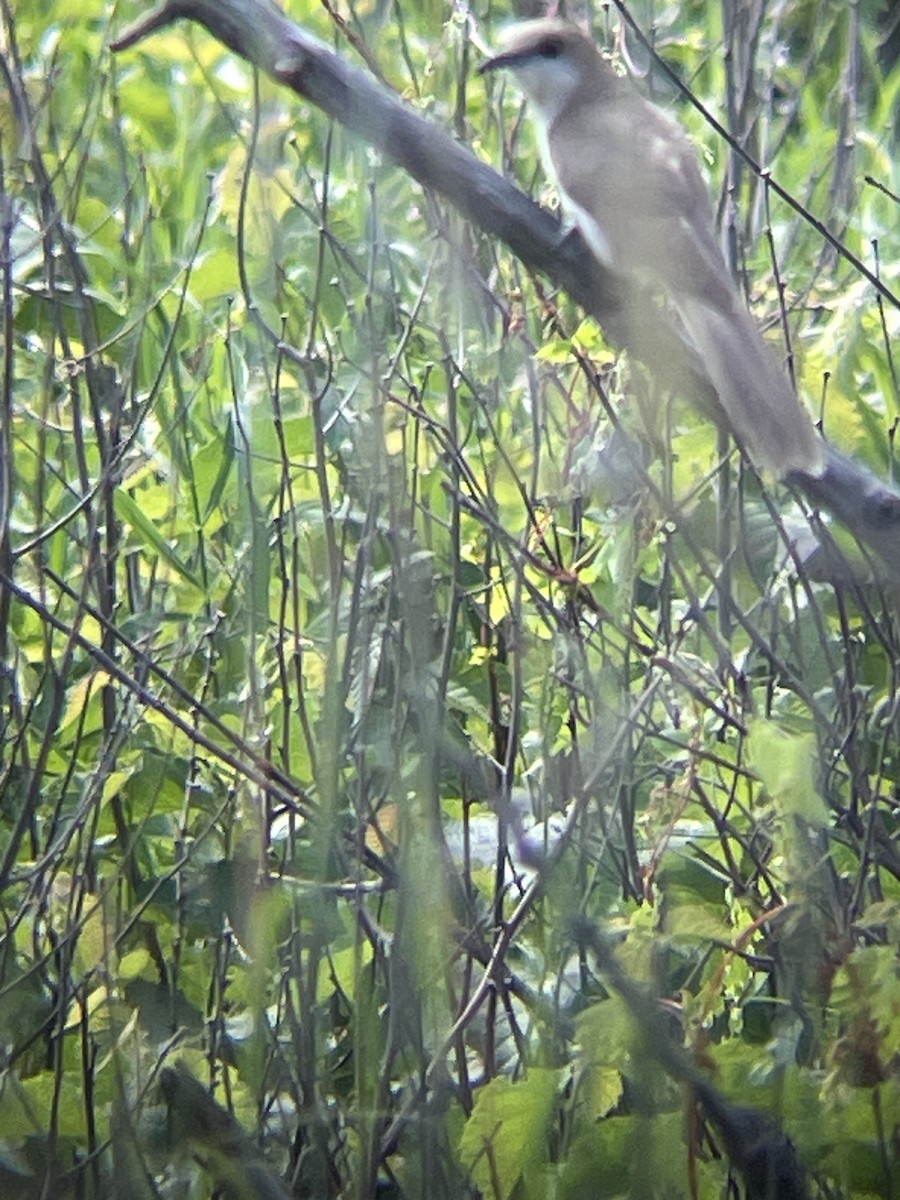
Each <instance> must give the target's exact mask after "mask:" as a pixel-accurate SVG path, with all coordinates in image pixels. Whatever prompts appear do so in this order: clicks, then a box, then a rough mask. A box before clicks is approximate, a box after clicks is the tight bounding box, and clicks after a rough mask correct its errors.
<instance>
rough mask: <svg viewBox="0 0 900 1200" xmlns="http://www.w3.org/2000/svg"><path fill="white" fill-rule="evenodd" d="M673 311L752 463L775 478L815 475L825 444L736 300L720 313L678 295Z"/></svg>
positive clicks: (820, 463)
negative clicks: (790, 474) (676, 311)
mask: <svg viewBox="0 0 900 1200" xmlns="http://www.w3.org/2000/svg"><path fill="white" fill-rule="evenodd" d="M678 309H679V312H680V313H681V317H682V320H683V321H684V324H685V326H686V327H687V331H688V333H689V334H690V336H691V339H692V340H693V342H694V345H695V347H696V349H697V351H698V353H699V354H700V357H701V358H702V360H703V363H704V365H705V367H706V371H707V373H708V375H709V377H710V380H711V381H712V383H713V385H714V387H715V389H716V391H717V392H718V395H719V402H720V404H721V405H722V409H723V410H724V412H725V415H726V417H727V418H728V423H729V424H730V426H731V428H732V431H733V432H734V433H735V434H736V436H737V438H738V440H739V441H740V442H741V444H742V445H743V446H744V448H745V449H746V450H747V452H748V453H749V455H750V457H751V458H752V459H753V461H754V463H755V464H756V465H757V466H758V467H765V468H769V469H770V470H773V471H775V472H777V474H778V475H786V474H787V473H788V472H789V471H792V470H799V471H805V472H806V473H807V474H810V475H820V474H821V472H822V470H823V469H824V465H825V443H824V442H823V440H822V438H821V437H820V435H819V433H818V431H817V430H816V428H815V426H814V425H813V423H812V420H811V419H810V416H809V414H808V413H807V411H806V409H805V408H804V407H803V405H802V403H801V402H800V400H799V399H798V397H797V395H796V393H795V392H794V389H793V387H792V386H791V383H790V381H789V379H788V376H787V373H786V372H785V371H784V370H783V369H782V368H781V367H780V366H779V364H778V362H777V361H776V359H775V356H774V354H773V353H772V351H771V350H770V349H769V347H768V346H767V345H766V343H765V341H764V340H763V337H762V334H761V333H760V332H759V330H758V329H757V327H756V323H755V322H754V320H753V318H752V316H751V315H750V313H749V312H747V311H746V309H744V308H742V307H741V306H740V302H739V300H738V299H737V297H735V303H734V305H733V306H732V307H730V308H729V309H728V310H727V311H723V310H722V309H719V308H713V307H711V306H710V305H709V304H706V303H704V302H703V301H702V300H701V299H699V298H698V297H694V296H680V297H679V300H678Z"/></svg>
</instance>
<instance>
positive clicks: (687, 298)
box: [479, 17, 825, 477]
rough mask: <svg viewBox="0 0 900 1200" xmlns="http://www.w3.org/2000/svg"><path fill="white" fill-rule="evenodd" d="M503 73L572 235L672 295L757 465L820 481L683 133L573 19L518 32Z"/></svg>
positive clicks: (504, 45) (816, 442)
mask: <svg viewBox="0 0 900 1200" xmlns="http://www.w3.org/2000/svg"><path fill="white" fill-rule="evenodd" d="M500 68H506V69H508V70H510V71H511V72H512V73H513V76H514V77H515V79H516V81H517V83H518V84H519V86H520V88H521V90H522V91H523V92H524V93H525V95H526V98H527V99H528V100H529V101H530V105H531V109H532V111H533V117H534V119H535V125H536V131H537V135H538V142H539V146H540V150H541V157H542V159H543V162H544V167H545V170H546V171H547V174H548V175H549V177H550V180H551V182H552V183H553V184H554V185H555V187H556V190H557V192H558V194H559V198H560V206H561V209H562V213H563V217H564V221H565V225H566V226H567V227H568V228H569V229H571V227H573V226H574V227H575V228H576V229H577V230H578V231H579V232H580V234H581V236H582V238H583V240H584V242H585V243H586V245H587V247H588V249H589V251H590V253H591V254H592V255H593V256H594V257H595V258H596V259H597V260H598V261H599V262H600V263H601V264H602V265H603V266H604V267H606V268H608V269H611V270H613V271H615V272H617V273H619V274H620V275H622V276H625V277H630V276H633V277H635V278H637V279H640V280H642V281H647V282H650V283H651V284H653V285H655V286H656V287H659V288H661V289H662V291H663V292H664V294H665V295H666V297H667V298H668V300H669V302H670V303H671V304H672V305H673V306H674V308H675V310H676V312H677V313H678V314H679V316H680V318H681V322H682V324H683V326H684V329H685V331H686V333H687V336H688V340H689V341H690V342H691V344H692V345H693V348H694V349H695V350H696V352H697V353H698V355H699V356H700V358H701V360H702V362H703V364H704V367H705V370H706V374H707V375H708V377H709V379H710V381H711V382H712V384H713V386H714V388H715V390H716V393H717V395H718V398H719V403H720V405H721V408H722V410H723V411H724V414H725V417H726V420H727V424H728V425H729V426H730V428H731V431H732V432H733V433H734V434H735V435H736V437H737V439H738V441H739V442H740V443H741V445H742V446H743V448H744V449H745V450H746V451H747V453H748V454H749V456H750V458H751V460H752V461H753V462H754V464H755V465H756V466H757V467H758V468H761V469H765V470H771V471H773V472H774V473H775V474H776V475H777V476H779V477H784V476H787V475H789V474H790V473H791V472H793V471H800V472H803V473H805V474H807V475H811V476H819V475H821V473H822V471H823V469H824V467H825V443H824V441H823V439H822V437H821V436H820V434H819V432H818V430H817V429H816V427H815V425H814V424H813V422H812V419H811V418H810V416H809V414H808V413H807V411H806V409H805V408H804V406H803V404H802V402H801V401H800V400H799V398H798V397H797V394H796V392H795V391H794V388H793V385H792V384H791V381H790V379H789V377H788V374H787V371H786V370H785V369H784V367H783V365H782V364H780V363H779V362H778V360H777V358H776V356H775V355H774V353H773V351H772V349H771V348H770V347H769V346H768V345H767V343H766V342H765V340H764V338H763V336H762V333H761V332H760V330H759V328H758V326H757V325H756V322H755V321H754V319H753V317H752V315H751V314H750V312H749V311H748V310H747V308H746V307H745V306H744V303H743V300H742V297H741V295H740V292H739V291H738V288H737V287H736V285H735V283H734V282H733V280H732V277H731V273H730V272H729V270H728V267H727V265H726V262H725V259H724V256H723V254H722V250H721V248H720V246H719V243H718V240H717V237H716V232H715V220H714V217H713V211H712V205H711V203H710V199H709V195H708V193H707V190H706V185H705V184H704V181H703V176H702V174H701V171H700V167H699V165H698V162H697V157H696V154H695V152H694V150H693V148H692V146H691V143H690V141H689V140H688V137H687V134H686V133H685V131H684V130H683V129H682V128H681V126H680V125H679V124H678V123H677V122H676V121H674V120H673V119H672V118H671V117H670V116H669V115H668V114H666V113H665V112H663V111H662V109H660V108H658V107H657V106H656V105H654V104H652V103H650V101H648V100H646V99H644V97H643V96H641V94H640V93H639V92H638V91H637V89H636V88H635V87H634V85H633V84H632V83H631V81H630V80H628V79H627V78H625V77H624V76H622V75H620V74H618V73H617V72H616V71H615V69H614V68H613V66H612V65H611V64H610V63H609V62H608V61H607V60H606V59H605V58H604V57H603V56H602V54H601V53H600V50H599V49H598V47H597V46H596V45H595V43H594V42H593V41H592V39H591V38H590V37H588V36H587V35H586V34H585V33H583V32H582V31H581V30H580V29H579V28H578V27H577V26H575V25H572V24H570V23H569V22H567V21H563V20H561V19H558V18H552V17H548V18H542V19H537V20H531V21H521V22H517V23H516V24H514V25H511V26H509V27H508V28H507V29H506V30H505V32H504V34H503V35H502V37H501V41H500V47H499V53H497V54H495V55H494V56H493V57H491V58H489V59H488V60H487V61H486V62H484V63H483V64H482V65H481V67H480V68H479V73H480V74H484V73H486V72H490V71H495V70H498V69H500Z"/></svg>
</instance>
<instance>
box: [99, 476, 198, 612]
mask: <svg viewBox="0 0 900 1200" xmlns="http://www.w3.org/2000/svg"><path fill="white" fill-rule="evenodd" d="M116 512H117V513H118V515H119V516H120V517H121V519H122V520H123V521H127V522H128V524H129V525H130V526H131V527H132V529H133V530H134V531H135V533H137V534H138V535H139V536H140V537H142V538H143V540H144V545H145V546H146V547H147V549H148V550H150V551H151V552H152V551H155V552H156V553H157V554H158V555H159V556H160V558H162V559H164V560H165V561H166V562H167V563H168V564H169V566H170V567H172V569H173V570H174V571H175V572H176V573H177V574H178V575H179V576H180V577H181V578H182V579H183V580H184V581H185V582H186V583H190V584H191V585H192V586H193V587H195V588H196V589H197V591H198V592H204V593H205V590H206V589H205V588H204V586H203V584H202V583H201V582H200V580H199V579H198V578H197V576H196V575H195V574H194V572H193V571H192V570H191V569H190V568H189V567H188V566H187V564H186V563H184V562H182V560H181V558H180V557H179V555H178V554H177V553H176V551H175V550H174V549H173V548H172V546H171V545H170V544H169V542H167V541H166V539H165V538H164V537H163V535H162V534H161V533H160V531H159V530H158V529H157V527H156V526H155V525H154V524H153V522H152V521H151V520H149V518H148V517H146V516H145V515H144V513H143V512H142V511H141V508H140V505H139V504H138V503H137V501H135V500H134V499H132V497H131V496H129V494H128V493H127V492H126V491H123V490H122V488H118V489H117V491H116Z"/></svg>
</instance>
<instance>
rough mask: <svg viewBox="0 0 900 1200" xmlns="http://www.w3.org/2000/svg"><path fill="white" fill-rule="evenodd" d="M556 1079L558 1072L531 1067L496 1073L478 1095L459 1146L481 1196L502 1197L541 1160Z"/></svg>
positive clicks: (556, 1097)
mask: <svg viewBox="0 0 900 1200" xmlns="http://www.w3.org/2000/svg"><path fill="white" fill-rule="evenodd" d="M561 1080H562V1075H561V1073H560V1072H559V1071H555V1070H550V1069H548V1068H537V1067H532V1068H531V1069H530V1070H529V1072H528V1075H527V1077H526V1078H525V1079H522V1080H519V1081H518V1082H515V1083H513V1082H512V1081H510V1080H509V1079H505V1078H502V1077H499V1078H497V1079H493V1080H491V1082H490V1083H488V1084H486V1085H485V1086H484V1087H483V1088H482V1089H481V1091H480V1092H479V1093H478V1096H477V1098H476V1100H475V1107H474V1109H473V1110H472V1115H471V1116H470V1117H469V1119H468V1121H467V1122H466V1124H465V1127H464V1129H463V1133H462V1137H461V1139H460V1146H459V1150H460V1156H461V1158H462V1161H463V1163H464V1165H465V1166H466V1167H467V1168H468V1169H469V1171H470V1172H471V1175H472V1178H473V1180H474V1181H475V1183H476V1185H477V1186H478V1187H479V1188H480V1189H481V1191H482V1192H483V1194H484V1195H486V1196H495V1197H497V1200H507V1197H509V1196H510V1195H511V1193H512V1191H513V1188H514V1187H515V1186H516V1184H517V1183H518V1181H519V1179H520V1178H521V1177H522V1174H523V1172H525V1171H530V1170H533V1169H534V1168H535V1167H537V1166H538V1165H539V1164H541V1163H542V1162H544V1161H545V1160H546V1158H547V1152H548V1138H549V1135H550V1131H551V1122H552V1119H553V1114H554V1111H555V1109H556V1106H557V1104H558V1103H559V1088H560V1083H561ZM497 1187H499V1189H500V1190H499V1194H498V1192H497V1190H496V1189H497Z"/></svg>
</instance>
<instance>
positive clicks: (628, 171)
mask: <svg viewBox="0 0 900 1200" xmlns="http://www.w3.org/2000/svg"><path fill="white" fill-rule="evenodd" d="M548 142H549V147H550V154H551V158H552V161H553V166H554V169H555V173H556V177H557V181H558V183H559V187H560V191H561V192H562V199H563V205H564V206H567V207H568V208H569V209H570V211H571V215H572V217H573V219H574V220H575V222H576V224H579V225H582V226H583V225H584V224H585V222H586V221H587V220H588V219H591V220H593V221H594V222H595V223H596V226H597V227H598V229H599V230H602V233H603V237H604V239H605V242H606V244H607V246H608V247H609V255H608V262H609V265H613V266H616V267H618V268H619V269H620V270H625V271H629V270H635V269H637V270H643V271H646V272H649V273H650V274H651V275H652V276H654V277H655V278H656V279H657V280H658V281H659V282H661V283H662V284H663V285H664V286H665V287H666V288H667V289H670V290H671V291H672V292H676V293H677V292H678V291H685V292H689V293H690V294H692V295H696V296H698V297H702V298H703V299H705V300H706V301H707V302H708V303H710V304H713V305H716V306H717V307H731V305H732V304H733V303H734V290H733V287H732V284H731V281H730V279H729V277H728V271H727V268H726V266H725V262H724V260H723V258H722V255H721V252H720V250H719V247H718V244H717V242H716V239H715V235H714V233H713V216H712V209H711V207H710V203H709V197H708V195H707V192H706V187H705V185H704V182H703V177H702V176H701V174H700V169H699V167H698V165H697V159H696V154H695V152H694V149H693V147H692V146H691V144H690V143H689V142H688V140H687V138H686V136H685V134H684V132H683V131H682V130H681V129H680V127H679V126H677V125H676V124H675V123H674V122H672V121H670V120H669V118H668V117H667V116H666V115H665V114H664V113H662V112H661V111H660V110H659V109H658V108H656V107H655V106H654V105H652V104H648V103H647V101H645V100H644V99H643V98H642V97H640V96H638V95H637V93H634V95H632V96H629V97H627V98H624V97H623V96H622V94H621V93H620V94H619V95H618V96H617V97H616V99H615V101H614V102H612V103H607V102H604V101H603V100H602V99H601V100H594V101H593V102H589V103H578V102H575V103H573V104H571V105H568V106H567V107H566V108H564V109H563V110H562V111H561V112H560V114H559V115H558V116H557V118H556V121H555V122H554V124H553V127H552V129H551V131H550V136H549V139H548ZM585 148H589V151H590V152H589V153H585ZM584 232H585V236H586V237H587V240H588V242H589V243H591V244H592V246H593V242H592V239H591V237H590V236H588V231H587V230H584ZM595 240H596V239H595ZM595 253H596V249H595Z"/></svg>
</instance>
